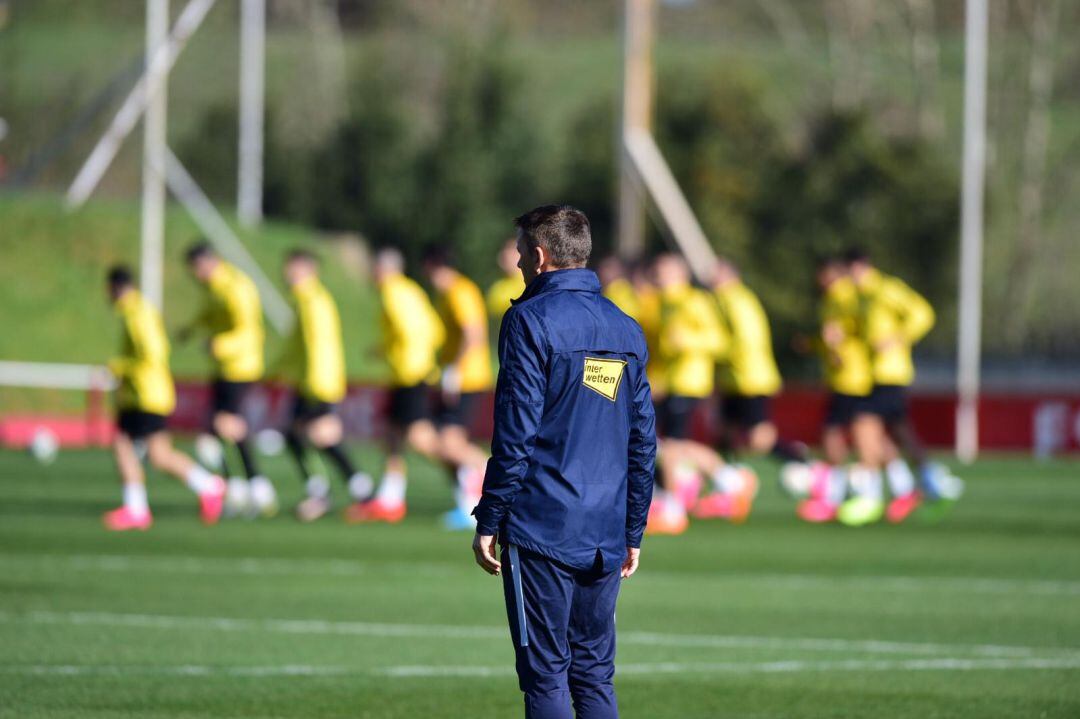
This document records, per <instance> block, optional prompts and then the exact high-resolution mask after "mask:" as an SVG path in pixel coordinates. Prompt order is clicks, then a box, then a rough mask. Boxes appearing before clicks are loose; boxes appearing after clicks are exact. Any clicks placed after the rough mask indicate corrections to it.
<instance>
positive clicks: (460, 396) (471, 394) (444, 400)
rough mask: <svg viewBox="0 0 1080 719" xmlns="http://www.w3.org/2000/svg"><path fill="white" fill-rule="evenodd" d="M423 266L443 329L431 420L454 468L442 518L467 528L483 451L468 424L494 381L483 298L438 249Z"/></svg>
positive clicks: (441, 451)
mask: <svg viewBox="0 0 1080 719" xmlns="http://www.w3.org/2000/svg"><path fill="white" fill-rule="evenodd" d="M423 269H424V274H425V275H426V276H427V279H428V281H429V282H430V283H431V286H432V287H433V288H434V289H435V293H436V295H435V309H436V311H437V312H438V313H439V319H440V320H442V324H443V327H444V328H445V330H446V341H445V342H444V343H443V346H442V348H441V350H440V351H439V368H440V372H441V380H442V381H441V387H440V390H441V391H440V393H439V406H438V409H437V411H436V422H437V425H438V431H439V455H440V456H441V457H442V460H443V462H444V463H446V464H447V465H449V466H450V468H451V469H453V470H454V472H455V476H456V480H457V484H456V490H455V497H456V504H457V506H456V507H455V509H454V510H452V511H451V512H449V513H447V514H446V515H445V516H444V518H443V519H444V523H445V525H446V527H447V528H448V529H472V528H473V527H475V526H476V522H475V520H474V519H473V517H472V510H473V507H475V506H476V503H477V502H479V501H480V491H481V489H482V487H483V484H484V469H485V467H486V466H487V459H488V455H487V452H485V451H484V450H482V449H481V448H480V447H478V446H477V445H476V444H474V443H473V442H471V441H470V437H469V427H471V426H472V425H473V424H474V422H475V420H476V418H477V413H478V411H479V410H480V409H481V408H482V406H483V405H482V403H483V400H484V394H485V393H486V392H490V391H491V390H492V389H493V387H494V385H495V378H494V374H493V372H492V369H491V348H490V347H489V345H488V318H487V312H486V310H485V307H484V296H483V294H481V292H480V288H479V287H477V286H476V283H475V282H473V281H472V280H470V279H469V278H468V277H466V276H465V275H463V274H462V273H461V272H460V271H458V269H457V268H456V267H455V266H454V265H453V263H452V260H451V257H450V254H449V252H448V251H447V250H446V249H445V248H444V247H441V246H432V247H428V248H427V249H426V250H425V251H424V260H423ZM519 276H520V273H519Z"/></svg>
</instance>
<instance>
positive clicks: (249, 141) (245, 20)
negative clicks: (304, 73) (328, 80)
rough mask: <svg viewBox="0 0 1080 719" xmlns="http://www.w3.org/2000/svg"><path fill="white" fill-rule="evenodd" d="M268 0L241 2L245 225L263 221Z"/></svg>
mask: <svg viewBox="0 0 1080 719" xmlns="http://www.w3.org/2000/svg"><path fill="white" fill-rule="evenodd" d="M265 57H266V0H242V2H241V5H240V160H239V176H238V178H237V191H236V194H237V197H236V214H237V216H238V217H239V220H240V224H241V225H242V226H244V227H248V228H251V227H255V226H256V225H258V224H259V223H260V222H261V221H262V186H263V112H264V102H265V100H264V86H265Z"/></svg>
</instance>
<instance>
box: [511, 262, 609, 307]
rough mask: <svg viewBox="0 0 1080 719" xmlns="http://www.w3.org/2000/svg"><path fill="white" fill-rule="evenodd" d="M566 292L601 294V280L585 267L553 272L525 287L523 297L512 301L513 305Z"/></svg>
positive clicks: (538, 276)
mask: <svg viewBox="0 0 1080 719" xmlns="http://www.w3.org/2000/svg"><path fill="white" fill-rule="evenodd" d="M558 290H565V291H568V292H592V293H594V294H599V293H600V279H599V278H598V277H597V276H596V273H595V272H593V271H592V270H589V269H585V268H584V267H575V268H572V269H568V270H551V271H550V272H544V273H543V274H540V275H537V276H536V277H534V278H533V280H532V282H530V283H529V284H528V286H526V287H525V291H524V292H523V293H522V294H521V297H519V298H517V299H516V300H511V304H515V305H516V304H517V303H519V302H524V301H525V300H527V299H530V298H532V297H536V296H537V295H541V294H544V293H547V292H556V291H558Z"/></svg>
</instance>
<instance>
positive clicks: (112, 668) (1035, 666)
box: [0, 657, 1080, 679]
mask: <svg viewBox="0 0 1080 719" xmlns="http://www.w3.org/2000/svg"><path fill="white" fill-rule="evenodd" d="M1073 669H1080V657H1075V658H1059V659H1046V658H1037V657H1031V658H1017V659H966V658H962V657H942V658H938V659H906V660H859V659H847V660H843V661H804V660H783V661H772V662H655V663H644V664H620V665H618V666H617V667H616V673H617V675H619V676H652V675H656V674H795V673H826V672H922V671H934V672H974V671H1018V670H1039V671H1049V670H1073ZM0 674H9V675H22V676H62V677H75V676H115V677H129V676H175V677H198V678H203V677H210V678H213V677H229V678H236V677H248V678H278V677H331V676H347V675H373V676H380V677H387V678H392V679H429V678H468V679H481V678H492V677H512V676H514V668H513V667H512V666H510V665H500V666H450V665H437V664H424V665H416V666H391V667H376V668H370V669H364V668H352V667H343V666H319V665H308V664H286V665H283V666H213V665H206V664H181V665H177V666H153V665H145V664H142V665H135V666H123V665H100V664H94V665H87V664H25V665H6V666H4V665H0Z"/></svg>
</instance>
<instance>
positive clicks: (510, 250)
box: [484, 237, 525, 325]
mask: <svg viewBox="0 0 1080 719" xmlns="http://www.w3.org/2000/svg"><path fill="white" fill-rule="evenodd" d="M497 260H498V264H499V269H500V270H502V272H503V276H502V277H500V278H499V279H497V280H495V282H493V283H492V284H491V287H488V291H487V294H486V295H485V296H484V297H485V301H486V303H487V311H488V315H489V316H490V317H491V321H492V322H494V323H495V324H496V325H498V324H499V323H500V322H502V317H503V315H504V314H506V311H507V310H508V309H510V301H511V300H516V299H517V298H518V297H521V293H522V292H524V291H525V280H523V279H522V277H521V270H519V269H518V250H517V238H516V237H511V238H510V239H508V240H507V241H506V242H505V243H504V244H503V246H502V248H501V249H500V250H499V254H498V257H497Z"/></svg>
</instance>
